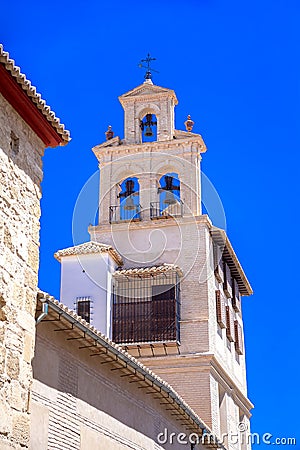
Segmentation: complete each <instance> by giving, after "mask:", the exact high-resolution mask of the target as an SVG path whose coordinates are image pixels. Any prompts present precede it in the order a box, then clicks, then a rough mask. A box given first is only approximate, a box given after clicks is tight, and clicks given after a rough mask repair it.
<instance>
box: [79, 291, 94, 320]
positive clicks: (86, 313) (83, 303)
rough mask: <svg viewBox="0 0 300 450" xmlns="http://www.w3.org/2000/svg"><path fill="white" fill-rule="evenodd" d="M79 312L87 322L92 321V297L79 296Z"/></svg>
mask: <svg viewBox="0 0 300 450" xmlns="http://www.w3.org/2000/svg"><path fill="white" fill-rule="evenodd" d="M76 304H77V314H78V315H79V316H80V317H82V318H83V319H84V320H86V321H87V322H90V321H91V298H90V297H77V299H76Z"/></svg>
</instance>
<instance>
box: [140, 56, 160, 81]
mask: <svg viewBox="0 0 300 450" xmlns="http://www.w3.org/2000/svg"><path fill="white" fill-rule="evenodd" d="M151 61H156V58H151V56H150V53H148V55H147V58H146V59H142V60H141V62H140V63H139V68H140V69H141V68H143V69H147V72H146V74H145V76H144V78H145V81H147V80H150V81H151V80H152V73H151V72H156V73H158V71H157V70H154V69H153V68H152V67H150V64H151ZM142 63H146V64H147V65H146V66H145V65H143V64H142Z"/></svg>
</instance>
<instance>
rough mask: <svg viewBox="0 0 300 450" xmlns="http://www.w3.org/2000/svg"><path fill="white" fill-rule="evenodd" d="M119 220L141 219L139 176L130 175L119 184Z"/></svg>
mask: <svg viewBox="0 0 300 450" xmlns="http://www.w3.org/2000/svg"><path fill="white" fill-rule="evenodd" d="M119 187H120V189H121V192H120V193H119V194H118V199H119V220H140V209H141V208H140V185H139V181H138V178H137V177H129V178H126V179H125V180H123V181H122V183H120V184H119Z"/></svg>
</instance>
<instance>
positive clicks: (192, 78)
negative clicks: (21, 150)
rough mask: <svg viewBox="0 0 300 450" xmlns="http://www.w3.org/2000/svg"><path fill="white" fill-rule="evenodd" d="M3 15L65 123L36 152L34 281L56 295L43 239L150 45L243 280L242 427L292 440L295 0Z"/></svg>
mask: <svg viewBox="0 0 300 450" xmlns="http://www.w3.org/2000/svg"><path fill="white" fill-rule="evenodd" d="M1 17H2V20H1V34H2V42H3V44H4V45H5V49H6V50H7V51H9V52H10V54H11V57H13V58H14V59H15V60H16V62H17V64H18V65H20V66H21V68H22V71H23V72H24V73H26V75H27V77H28V78H29V79H30V80H31V81H32V83H33V84H35V85H36V86H37V87H38V91H39V92H41V94H42V96H43V97H44V98H45V99H46V100H47V102H48V103H49V104H50V105H51V107H52V108H53V109H54V111H55V112H56V114H57V115H58V116H59V117H61V118H62V121H63V122H64V123H65V124H66V126H67V128H68V129H70V130H71V134H72V142H71V143H70V144H69V145H68V146H67V147H65V148H57V149H48V150H47V151H46V153H45V157H44V171H45V175H44V181H43V199H42V211H43V215H42V220H41V224H42V228H41V266H40V287H41V288H42V289H45V290H47V291H48V292H50V293H52V294H54V295H55V296H56V297H58V296H59V275H60V273H59V271H60V267H59V263H58V262H57V261H55V260H54V258H53V253H54V251H56V250H57V249H59V248H64V247H66V246H69V245H72V232H71V227H72V214H73V209H74V205H75V202H76V198H77V196H78V194H79V192H80V190H81V188H82V186H83V185H84V183H85V182H86V181H87V179H88V178H89V177H90V176H91V175H92V174H93V173H94V172H95V171H96V170H97V161H96V158H95V157H94V155H93V153H92V152H91V148H92V147H93V146H94V145H96V144H98V143H100V142H102V141H103V140H104V139H105V136H104V132H105V131H106V129H107V125H108V124H111V125H112V126H113V129H114V131H115V133H116V134H117V135H120V136H121V137H122V136H123V114H122V108H121V105H120V104H119V102H118V96H119V95H121V94H123V93H125V92H126V91H128V90H130V89H132V88H133V87H135V86H137V85H138V84H140V83H141V82H142V81H143V71H142V70H141V69H139V68H138V62H139V60H140V59H142V58H144V57H145V55H146V54H147V53H148V52H150V53H151V54H152V55H153V56H155V57H156V58H157V61H156V62H155V65H154V67H155V68H156V69H157V70H159V74H155V76H154V82H155V83H156V84H158V85H161V86H164V87H169V88H172V89H174V90H175V92H176V94H177V97H178V99H179V105H178V106H177V107H176V127H177V128H178V129H183V128H184V126H183V122H184V121H185V119H186V115H187V114H191V116H192V119H193V120H194V121H195V127H194V131H195V132H199V133H201V134H202V136H203V138H204V140H205V142H206V144H207V147H208V152H207V153H206V154H205V155H204V157H203V164H202V169H203V171H204V173H205V174H206V175H207V176H208V177H209V179H210V180H211V182H212V183H213V184H214V186H215V187H216V189H217V191H218V193H219V195H220V197H221V199H222V202H223V206H224V209H225V212H226V220H227V231H228V234H229V238H230V240H231V242H232V244H233V246H234V248H235V250H236V252H237V254H238V257H239V258H240V261H241V263H242V265H243V267H244V269H245V271H246V273H247V275H248V278H249V280H250V282H251V284H252V286H253V288H254V291H255V294H254V295H253V297H251V298H245V299H244V301H243V308H244V320H245V330H246V347H247V364H248V385H249V396H250V399H251V400H252V401H253V403H254V404H255V409H254V410H253V419H252V430H253V431H256V432H259V433H265V432H269V433H272V434H273V435H274V436H278V437H289V436H291V437H297V436H298V440H299V439H300V436H299V417H298V401H299V383H298V379H299V375H298V373H299V365H300V363H299V361H300V359H299V314H300V311H299V292H298V290H299V288H298V284H299V238H298V236H297V229H298V220H299V212H298V206H297V205H299V177H300V175H299V162H300V152H299V150H300V148H299V147H300V145H299V142H300V136H299V123H300V58H299V48H300V45H299V44H300V42H299V33H300V32H299V29H300V27H299V19H300V4H299V2H298V1H296V0H285V1H283V0H281V1H277V0H273V1H271V0H260V1H259V0H252V1H251V2H250V1H243V2H241V1H237V0H233V1H231V0H228V1H225V0H219V1H218V0H199V1H196V0H194V1H192V0H188V1H186V2H185V3H184V2H182V1H178V0H172V1H158V0H153V1H152V2H141V1H139V2H137V1H130V0H128V1H126V2H122V1H111V2H97V1H95V0H92V1H90V2H88V3H87V4H85V3H84V2H74V1H72V2H71V1H65V2H58V1H57V0H53V1H52V2H50V3H49V2H38V1H33V0H31V1H28V2H21V1H19V0H16V1H14V2H8V1H6V2H5V3H4V4H2V7H1ZM3 18H5V20H3ZM94 195H97V192H96V188H95V194H94ZM86 220H87V223H86V226H87V225H88V223H89V221H90V220H89V218H88V217H87V218H86ZM299 442H300V441H299ZM298 445H299V444H298Z"/></svg>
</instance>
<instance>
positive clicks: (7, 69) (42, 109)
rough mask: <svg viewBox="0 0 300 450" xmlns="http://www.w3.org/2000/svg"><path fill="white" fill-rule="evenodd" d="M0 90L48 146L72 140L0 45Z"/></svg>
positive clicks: (55, 145) (63, 143)
mask: <svg viewBox="0 0 300 450" xmlns="http://www.w3.org/2000/svg"><path fill="white" fill-rule="evenodd" d="M0 93H1V94H2V95H3V97H4V98H5V99H6V100H7V101H8V102H9V103H10V104H11V106H12V107H13V108H14V109H15V110H16V111H17V113H18V114H19V115H20V116H21V117H22V119H23V120H24V121H25V122H26V123H27V124H28V125H29V126H30V128H32V130H33V131H34V132H35V133H36V135H37V136H38V137H39V138H40V139H41V140H42V142H43V143H44V145H45V147H57V146H58V145H65V144H67V143H68V142H69V141H70V133H69V131H67V130H65V127H64V125H63V124H61V123H60V120H59V119H58V118H57V117H56V116H55V113H54V112H53V111H51V109H50V107H49V106H48V105H47V104H46V102H45V101H44V100H43V99H42V98H41V95H40V94H38V93H37V92H36V89H35V87H34V86H32V85H31V83H30V81H29V80H27V79H26V77H25V75H24V74H22V73H21V72H20V68H19V67H17V66H16V65H15V63H14V61H13V60H12V59H10V58H9V54H8V53H7V52H4V51H3V47H2V45H0Z"/></svg>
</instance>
